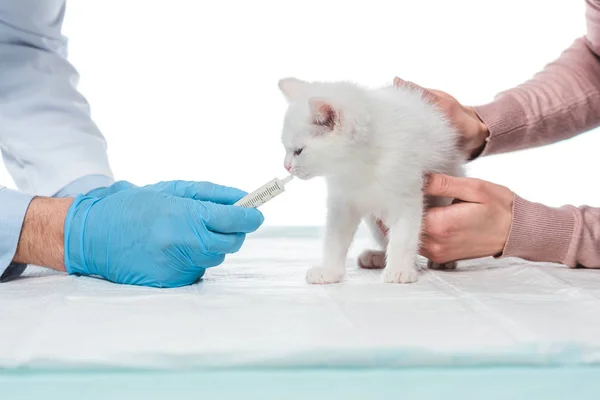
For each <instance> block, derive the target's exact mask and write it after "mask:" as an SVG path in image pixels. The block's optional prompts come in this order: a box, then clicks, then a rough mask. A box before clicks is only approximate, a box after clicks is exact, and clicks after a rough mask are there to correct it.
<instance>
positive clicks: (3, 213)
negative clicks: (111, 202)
mask: <svg viewBox="0 0 600 400" xmlns="http://www.w3.org/2000/svg"><path fill="white" fill-rule="evenodd" d="M112 183H113V180H112V179H110V178H108V177H106V176H104V175H88V176H84V177H81V178H79V179H77V180H75V181H74V182H72V183H70V184H69V185H67V186H65V187H64V188H62V189H61V190H60V191H58V193H56V194H55V195H54V197H75V196H77V195H79V194H83V193H88V192H90V191H92V190H94V189H97V188H101V187H108V186H110V185H111V184H112ZM32 198H33V196H32V195H30V194H26V193H22V192H18V191H16V190H10V189H7V188H4V187H1V186H0V204H1V205H2V208H0V282H6V281H9V280H11V279H14V278H17V277H19V276H20V275H21V274H22V273H23V271H25V268H26V265H25V264H17V263H13V262H12V259H13V258H14V256H15V252H16V251H17V244H18V242H19V237H20V235H21V227H22V226H23V220H24V218H25V213H26V212H27V208H28V207H29V203H30V202H31V199H32Z"/></svg>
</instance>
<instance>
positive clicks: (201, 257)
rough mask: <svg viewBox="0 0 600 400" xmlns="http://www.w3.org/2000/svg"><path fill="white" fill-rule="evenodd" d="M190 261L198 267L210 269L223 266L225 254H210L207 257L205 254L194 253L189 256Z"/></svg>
mask: <svg viewBox="0 0 600 400" xmlns="http://www.w3.org/2000/svg"><path fill="white" fill-rule="evenodd" d="M190 259H191V261H192V262H193V263H194V265H197V266H198V267H202V268H212V267H216V266H218V265H221V264H223V261H225V254H211V255H209V256H207V255H206V254H201V253H195V254H192V255H191V257H190ZM202 275H204V272H202Z"/></svg>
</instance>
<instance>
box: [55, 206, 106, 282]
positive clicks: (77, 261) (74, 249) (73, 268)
mask: <svg viewBox="0 0 600 400" xmlns="http://www.w3.org/2000/svg"><path fill="white" fill-rule="evenodd" d="M98 201H99V199H97V198H93V197H89V196H87V195H80V196H77V197H76V198H75V199H73V202H72V204H71V206H70V207H69V209H68V212H67V214H66V218H65V224H64V239H63V240H64V265H65V270H66V271H67V273H69V274H79V275H94V268H93V265H92V264H88V262H87V261H86V259H85V253H86V251H85V249H84V248H85V247H86V246H85V243H86V242H85V228H86V223H87V220H88V216H89V213H90V210H91V208H92V207H93V205H94V204H95V203H96V202H98Z"/></svg>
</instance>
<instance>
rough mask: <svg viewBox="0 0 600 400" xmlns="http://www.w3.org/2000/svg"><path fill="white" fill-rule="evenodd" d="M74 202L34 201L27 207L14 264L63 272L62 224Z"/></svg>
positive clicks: (41, 199) (63, 200) (40, 198)
mask: <svg viewBox="0 0 600 400" xmlns="http://www.w3.org/2000/svg"><path fill="white" fill-rule="evenodd" d="M72 201H73V199H71V198H65V199H50V198H44V197H36V198H34V199H33V200H32V201H31V203H30V204H29V208H28V209H27V213H26V214H25V219H24V221H23V227H22V229H21V235H20V237H19V242H18V245H17V251H16V253H15V256H14V259H13V261H14V262H15V263H21V264H34V265H39V266H43V267H48V268H52V269H55V270H58V271H64V270H65V265H64V224H65V217H66V215H67V210H68V209H69V206H70V205H71V202H72Z"/></svg>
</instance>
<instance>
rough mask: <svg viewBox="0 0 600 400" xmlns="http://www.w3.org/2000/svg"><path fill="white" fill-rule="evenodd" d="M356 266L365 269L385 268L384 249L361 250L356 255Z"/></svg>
mask: <svg viewBox="0 0 600 400" xmlns="http://www.w3.org/2000/svg"><path fill="white" fill-rule="evenodd" d="M358 266H359V267H361V268H365V269H380V268H385V251H381V250H365V251H363V253H362V254H361V255H360V256H359V257H358Z"/></svg>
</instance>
